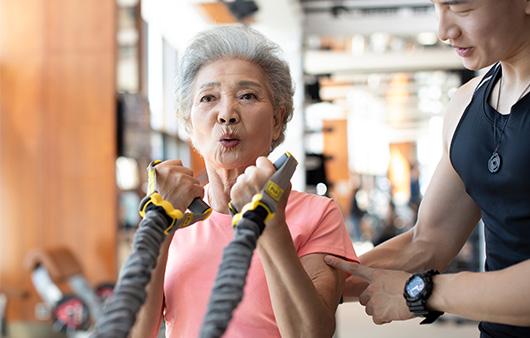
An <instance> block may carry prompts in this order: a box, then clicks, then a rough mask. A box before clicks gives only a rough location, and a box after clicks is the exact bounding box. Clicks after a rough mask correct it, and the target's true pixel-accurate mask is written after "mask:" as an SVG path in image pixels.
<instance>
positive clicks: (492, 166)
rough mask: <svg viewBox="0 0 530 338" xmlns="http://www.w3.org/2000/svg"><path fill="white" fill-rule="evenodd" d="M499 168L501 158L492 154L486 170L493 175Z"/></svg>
mask: <svg viewBox="0 0 530 338" xmlns="http://www.w3.org/2000/svg"><path fill="white" fill-rule="evenodd" d="M500 167H501V156H500V155H499V153H497V152H494V153H493V155H491V157H490V159H489V161H488V169H489V171H490V173H492V174H495V173H496V172H497V171H499V168H500Z"/></svg>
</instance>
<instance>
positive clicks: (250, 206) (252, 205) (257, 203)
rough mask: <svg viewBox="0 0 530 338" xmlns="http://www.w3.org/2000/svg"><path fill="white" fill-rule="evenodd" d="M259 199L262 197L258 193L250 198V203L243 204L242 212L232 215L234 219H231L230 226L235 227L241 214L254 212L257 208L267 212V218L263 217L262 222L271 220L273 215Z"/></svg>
mask: <svg viewBox="0 0 530 338" xmlns="http://www.w3.org/2000/svg"><path fill="white" fill-rule="evenodd" d="M261 198H262V195H261V193H258V194H256V195H254V197H252V201H251V202H249V203H247V204H245V206H244V207H243V210H241V212H240V213H238V214H236V215H234V217H232V226H236V225H237V223H238V222H239V221H240V220H241V218H243V214H244V213H245V212H247V211H249V210H255V209H256V208H257V207H258V206H261V207H263V208H265V210H267V217H265V220H264V221H268V220H270V219H271V218H273V217H274V213H273V212H272V211H271V209H270V208H269V206H268V205H267V204H265V203H263V202H262V201H261Z"/></svg>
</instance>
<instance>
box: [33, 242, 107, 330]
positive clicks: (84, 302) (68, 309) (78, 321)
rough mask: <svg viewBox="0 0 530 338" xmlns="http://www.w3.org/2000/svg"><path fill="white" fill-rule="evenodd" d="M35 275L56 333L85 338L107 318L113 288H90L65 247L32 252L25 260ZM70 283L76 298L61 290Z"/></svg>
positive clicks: (39, 249)
mask: <svg viewBox="0 0 530 338" xmlns="http://www.w3.org/2000/svg"><path fill="white" fill-rule="evenodd" d="M25 265H26V268H28V270H30V271H31V280H32V282H33V286H34V287H35V290H36V291H37V293H38V294H39V296H40V297H41V298H42V299H43V301H44V303H45V304H46V307H48V308H49V309H50V310H51V313H52V317H53V320H54V323H53V329H54V330H56V331H64V332H66V333H67V334H68V336H70V337H76V336H85V335H86V334H87V332H89V331H90V330H91V328H92V326H93V323H94V322H95V321H96V320H97V319H98V318H99V317H100V316H101V315H102V314H103V305H104V302H105V300H106V299H107V298H108V297H109V296H110V295H111V294H112V284H109V283H105V284H101V285H99V286H97V288H96V289H93V288H91V287H90V286H89V284H88V282H87V281H86V279H85V277H84V276H83V272H82V269H81V265H80V264H79V262H78V261H77V259H76V258H75V256H74V255H73V254H72V252H71V251H70V250H68V249H67V248H64V247H58V248H50V249H41V248H36V249H33V250H31V251H30V252H29V253H28V254H27V256H26V259H25ZM61 283H67V284H68V285H69V286H70V288H71V289H72V291H73V294H64V293H63V292H62V291H61V289H60V288H59V287H58V286H57V285H60V284H61Z"/></svg>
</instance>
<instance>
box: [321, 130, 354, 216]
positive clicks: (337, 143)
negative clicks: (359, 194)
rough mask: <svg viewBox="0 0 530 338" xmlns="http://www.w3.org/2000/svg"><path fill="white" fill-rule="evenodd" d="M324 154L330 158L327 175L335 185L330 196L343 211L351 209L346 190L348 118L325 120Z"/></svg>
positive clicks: (327, 163) (348, 193)
mask: <svg viewBox="0 0 530 338" xmlns="http://www.w3.org/2000/svg"><path fill="white" fill-rule="evenodd" d="M322 129H323V130H330V131H328V132H325V133H324V156H326V157H329V158H330V160H327V161H326V162H325V168H326V176H327V179H328V181H329V182H330V183H332V184H333V187H331V188H330V196H331V197H333V198H334V199H335V201H336V202H337V203H338V204H339V206H340V207H341V209H342V211H343V213H345V214H346V213H347V212H348V211H349V197H350V192H349V191H345V188H346V189H347V187H348V180H349V170H348V129H347V121H346V120H324V121H323V127H322Z"/></svg>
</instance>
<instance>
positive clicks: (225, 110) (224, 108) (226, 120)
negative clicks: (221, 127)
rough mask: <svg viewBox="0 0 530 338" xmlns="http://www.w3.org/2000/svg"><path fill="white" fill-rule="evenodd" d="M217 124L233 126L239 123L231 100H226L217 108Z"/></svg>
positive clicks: (236, 109) (234, 105)
mask: <svg viewBox="0 0 530 338" xmlns="http://www.w3.org/2000/svg"><path fill="white" fill-rule="evenodd" d="M217 122H219V123H222V124H234V123H238V122H239V111H238V108H237V105H236V103H235V102H234V101H233V100H230V99H227V100H225V102H224V104H222V105H221V106H220V107H219V112H218V115H217Z"/></svg>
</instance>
